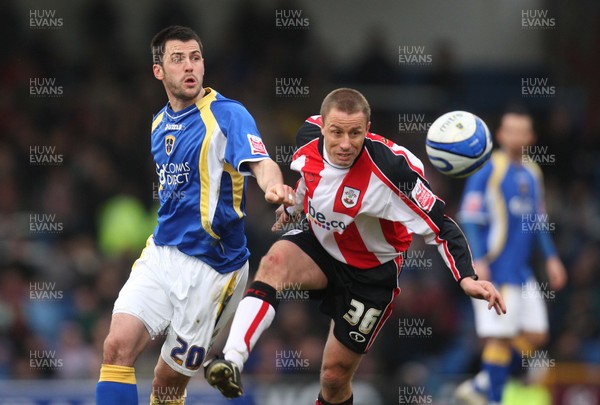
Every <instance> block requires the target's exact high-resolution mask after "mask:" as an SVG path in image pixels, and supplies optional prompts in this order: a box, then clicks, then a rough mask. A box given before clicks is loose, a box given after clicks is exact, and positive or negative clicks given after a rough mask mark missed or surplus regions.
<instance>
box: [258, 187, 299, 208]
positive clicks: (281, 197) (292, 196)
mask: <svg viewBox="0 0 600 405" xmlns="http://www.w3.org/2000/svg"><path fill="white" fill-rule="evenodd" d="M265 200H267V202H270V203H272V204H285V205H294V204H296V192H295V191H294V189H293V188H291V187H290V186H288V185H285V184H274V185H272V186H271V187H269V189H268V190H267V192H266V193H265Z"/></svg>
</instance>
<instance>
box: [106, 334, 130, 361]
mask: <svg viewBox="0 0 600 405" xmlns="http://www.w3.org/2000/svg"><path fill="white" fill-rule="evenodd" d="M102 362H103V363H104V364H114V365H119V366H133V363H134V362H135V353H134V352H133V349H132V348H131V346H130V345H128V344H127V342H126V341H124V339H121V338H119V337H117V336H115V335H113V334H109V335H108V336H107V337H106V339H105V340H104V346H103V353H102Z"/></svg>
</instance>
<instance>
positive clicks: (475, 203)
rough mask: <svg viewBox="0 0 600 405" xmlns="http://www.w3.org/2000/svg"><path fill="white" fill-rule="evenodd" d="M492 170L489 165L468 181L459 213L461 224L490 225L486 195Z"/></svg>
mask: <svg viewBox="0 0 600 405" xmlns="http://www.w3.org/2000/svg"><path fill="white" fill-rule="evenodd" d="M492 169H493V168H492V164H491V163H488V164H486V165H485V166H484V167H483V168H482V169H481V170H480V171H478V172H477V173H474V174H473V175H472V176H470V177H469V178H468V179H467V182H466V184H465V189H464V191H463V197H462V201H461V204H460V209H459V212H458V220H459V221H460V223H461V224H466V223H476V224H480V225H486V224H487V223H488V218H487V215H488V213H487V207H486V204H485V193H486V186H487V182H488V179H489V177H490V175H491V173H492Z"/></svg>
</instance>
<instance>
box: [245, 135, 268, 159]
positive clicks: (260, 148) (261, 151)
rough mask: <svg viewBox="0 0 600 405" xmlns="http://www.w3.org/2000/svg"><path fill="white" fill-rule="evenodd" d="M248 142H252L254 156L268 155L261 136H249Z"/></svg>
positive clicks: (251, 147)
mask: <svg viewBox="0 0 600 405" xmlns="http://www.w3.org/2000/svg"><path fill="white" fill-rule="evenodd" d="M248 142H250V151H251V152H252V154H253V155H268V153H267V148H266V147H265V144H264V143H263V141H262V139H260V136H256V135H251V134H248Z"/></svg>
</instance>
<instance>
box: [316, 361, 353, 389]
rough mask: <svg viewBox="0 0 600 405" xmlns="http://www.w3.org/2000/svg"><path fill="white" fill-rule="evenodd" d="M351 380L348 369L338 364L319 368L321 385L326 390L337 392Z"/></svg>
mask: <svg viewBox="0 0 600 405" xmlns="http://www.w3.org/2000/svg"><path fill="white" fill-rule="evenodd" d="M351 380H352V372H351V371H350V369H349V368H347V367H344V366H342V365H340V364H335V365H326V364H324V365H323V367H322V368H321V384H322V385H323V386H324V387H325V388H326V389H328V390H332V391H337V390H339V389H341V388H343V387H345V386H346V385H347V384H350V381H351Z"/></svg>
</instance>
